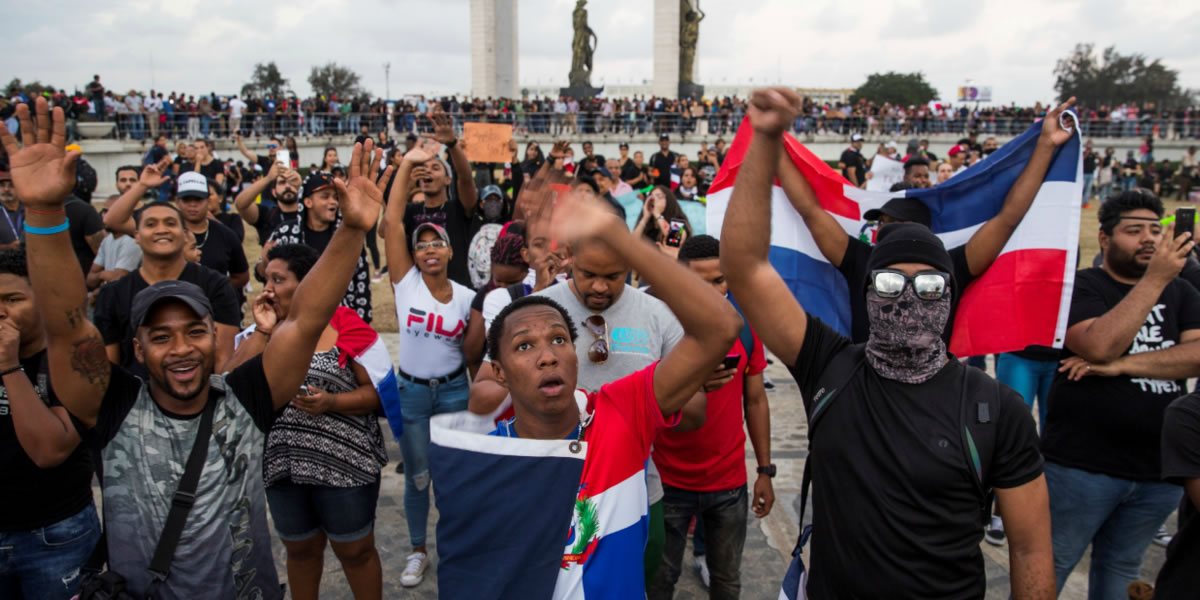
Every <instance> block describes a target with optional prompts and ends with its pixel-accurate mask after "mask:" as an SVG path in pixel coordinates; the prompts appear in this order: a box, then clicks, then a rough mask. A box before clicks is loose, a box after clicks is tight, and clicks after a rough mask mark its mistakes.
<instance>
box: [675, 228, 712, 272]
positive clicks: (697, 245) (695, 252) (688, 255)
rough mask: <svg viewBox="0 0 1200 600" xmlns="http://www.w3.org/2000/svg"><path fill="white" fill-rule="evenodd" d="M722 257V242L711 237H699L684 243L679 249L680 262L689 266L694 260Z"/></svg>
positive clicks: (691, 238)
mask: <svg viewBox="0 0 1200 600" xmlns="http://www.w3.org/2000/svg"><path fill="white" fill-rule="evenodd" d="M720 257H721V242H719V241H717V238H715V237H713V236H711V235H698V236H695V237H690V238H688V239H686V240H684V241H683V245H682V246H680V247H679V262H681V263H683V264H685V265H686V264H688V263H689V262H691V261H693V260H705V259H708V258H720Z"/></svg>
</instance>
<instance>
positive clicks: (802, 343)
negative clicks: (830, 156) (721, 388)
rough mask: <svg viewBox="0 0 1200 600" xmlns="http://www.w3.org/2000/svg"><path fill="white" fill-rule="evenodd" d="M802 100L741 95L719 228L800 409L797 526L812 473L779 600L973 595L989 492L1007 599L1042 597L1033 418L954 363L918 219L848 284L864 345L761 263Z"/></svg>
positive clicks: (927, 239) (947, 281) (935, 265)
mask: <svg viewBox="0 0 1200 600" xmlns="http://www.w3.org/2000/svg"><path fill="white" fill-rule="evenodd" d="M799 107H800V98H799V97H798V96H797V95H796V94H795V93H794V92H792V91H789V90H786V89H770V90H760V91H756V92H755V93H754V94H753V95H752V96H751V100H750V108H749V119H750V125H751V126H752V127H753V128H754V136H753V138H752V139H751V141H750V144H749V148H748V150H747V151H746V156H745V160H744V161H743V163H742V165H741V169H740V171H739V173H738V176H737V180H736V183H735V186H734V188H733V193H732V196H731V198H730V200H729V206H728V208H727V210H726V213H725V215H724V217H725V218H724V223H723V229H722V232H721V233H722V239H721V270H722V272H724V273H725V274H726V276H727V279H728V282H729V291H730V293H732V294H733V295H734V296H735V297H737V298H742V299H743V301H742V309H743V310H744V312H745V315H746V318H747V320H748V321H749V323H750V325H751V326H752V327H754V330H755V331H756V332H758V334H759V335H760V336H761V337H762V340H763V343H764V344H765V345H766V346H767V348H768V349H770V350H771V352H773V353H774V354H775V356H777V357H778V358H779V360H781V361H783V362H784V363H785V364H787V365H790V367H789V370H790V371H791V373H792V375H793V377H795V379H796V382H797V383H798V385H799V387H800V392H801V395H802V397H803V398H804V404H805V406H804V408H805V411H806V413H807V417H808V435H809V449H810V450H809V452H810V454H809V460H810V462H809V463H808V465H806V468H805V476H804V480H803V484H802V491H801V498H802V502H801V509H800V512H801V515H800V519H801V521H800V522H801V523H803V518H804V514H803V513H804V509H805V508H806V502H807V492H808V485H809V482H810V481H811V482H812V483H814V484H815V488H814V489H815V494H814V503H815V506H816V510H815V511H814V513H813V525H812V528H811V530H810V531H811V534H812V540H813V547H812V553H811V559H810V565H809V566H810V571H809V573H808V574H807V580H806V581H805V580H804V579H803V578H802V577H800V576H799V575H798V572H799V571H800V570H801V569H802V566H801V565H800V563H799V560H800V558H799V556H800V555H799V549H800V547H801V546H802V545H803V543H804V542H805V541H806V537H802V538H801V543H800V544H798V545H797V552H796V553H795V554H794V557H795V558H794V560H793V565H792V569H791V570H790V571H789V577H788V578H786V579H785V584H786V585H785V589H784V590H783V591H784V596H786V597H788V598H792V599H795V598H803V597H812V598H822V599H824V598H842V597H857V598H881V597H888V598H952V597H953V598H964V597H975V598H982V597H983V594H984V591H985V588H986V578H985V573H984V564H983V555H982V553H981V551H980V549H979V542H980V541H981V539H982V538H983V528H982V522H983V519H984V517H985V515H986V514H987V513H989V512H990V511H989V510H988V507H989V506H990V503H991V494H992V493H993V491H994V493H995V496H996V498H997V500H998V502H999V508H1000V512H1001V514H1002V515H1003V516H1004V518H1005V520H1006V521H1007V523H1008V534H1009V542H1010V543H1009V560H1010V564H1011V575H1010V577H1011V586H1012V587H1011V589H1012V595H1013V597H1014V598H1018V599H1021V598H1049V597H1052V596H1053V594H1054V568H1053V552H1052V547H1051V543H1050V531H1049V530H1050V511H1049V501H1048V498H1047V492H1046V481H1045V478H1044V476H1043V475H1042V457H1041V455H1040V454H1039V452H1038V438H1037V431H1036V430H1035V428H1034V424H1033V418H1032V416H1031V415H1030V413H1029V411H1028V410H1026V409H1025V405H1024V403H1023V402H1022V401H1021V398H1020V396H1019V395H1018V394H1017V393H1016V392H1014V391H1012V390H1011V389H1009V388H1007V387H1005V386H1003V385H1002V384H999V383H997V382H996V381H995V380H993V379H991V378H990V377H988V376H987V375H985V374H984V373H983V372H981V371H979V370H977V369H971V368H968V367H967V366H965V365H963V364H962V363H960V362H959V361H957V360H951V357H950V355H949V354H948V352H947V349H946V343H945V342H944V341H943V340H942V332H943V331H944V329H945V326H946V323H947V321H948V320H949V317H950V305H951V299H952V298H953V297H954V296H955V295H957V294H961V293H962V287H961V284H960V283H959V282H958V281H956V279H955V276H954V267H953V262H952V260H951V258H950V255H949V253H947V252H946V250H945V247H944V246H943V244H942V242H941V240H940V239H938V238H937V237H936V236H935V235H933V233H932V232H930V231H929V229H928V228H926V227H924V226H921V225H916V224H912V223H902V224H890V225H885V226H884V227H883V229H882V230H881V231H880V233H879V236H878V240H877V244H876V246H875V248H874V250H873V251H872V252H871V255H870V257H869V259H868V261H867V264H866V271H865V273H866V274H865V275H864V276H863V278H862V279H861V280H859V281H856V282H853V283H852V288H851V289H852V292H853V293H854V294H858V295H861V296H863V297H864V299H865V304H866V308H867V318H868V325H869V327H868V341H867V342H866V343H865V344H853V343H852V342H851V341H850V340H849V339H847V338H846V337H845V336H843V335H840V334H838V333H837V332H836V331H834V330H833V329H832V328H830V327H829V326H828V325H826V324H825V323H823V322H822V321H821V320H820V319H818V318H816V317H814V316H812V315H811V314H808V313H807V312H806V310H805V308H804V307H802V306H801V305H800V304H799V303H798V302H797V301H796V299H795V298H794V297H793V296H792V291H791V290H790V289H789V288H788V286H787V285H786V284H785V282H784V280H783V278H782V277H780V275H779V273H778V272H777V271H776V270H775V268H774V267H772V265H771V263H770V262H768V250H769V248H770V245H771V240H770V239H769V238H768V236H765V235H762V232H763V231H771V218H772V217H771V206H772V205H771V202H770V198H771V185H772V181H773V180H774V178H775V174H776V171H777V169H778V164H779V161H780V155H781V150H782V148H783V144H782V143H781V141H782V136H783V132H784V130H785V129H786V128H787V127H788V126H789V124H791V123H792V122H794V120H795V118H796V115H797V114H798V112H799ZM817 429H820V430H821V431H822V434H821V435H820V436H817V435H816V434H815V432H816V430H817ZM968 474H969V475H968ZM964 475H967V476H964ZM805 533H806V534H807V533H808V532H807V531H806V532H805Z"/></svg>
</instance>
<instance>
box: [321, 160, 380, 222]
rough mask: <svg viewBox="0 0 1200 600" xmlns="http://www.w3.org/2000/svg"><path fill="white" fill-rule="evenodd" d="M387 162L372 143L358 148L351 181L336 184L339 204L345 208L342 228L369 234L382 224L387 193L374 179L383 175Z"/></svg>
mask: <svg viewBox="0 0 1200 600" xmlns="http://www.w3.org/2000/svg"><path fill="white" fill-rule="evenodd" d="M381 160H383V151H382V150H376V149H375V142H373V141H371V140H370V139H368V140H367V141H365V142H362V143H356V144H354V152H353V153H352V154H351V155H350V168H349V169H348V171H347V172H348V174H349V176H350V179H349V181H347V182H346V183H342V182H341V181H338V180H336V179H335V180H333V184H334V186H335V187H336V188H337V192H338V202H339V204H341V207H342V225H345V226H348V227H351V228H354V229H358V230H360V231H369V230H370V229H371V227H373V226H374V225H375V222H376V221H378V220H379V210H380V207H382V206H383V192H381V191H379V188H378V187H376V186H375V182H374V181H372V179H371V175H372V174H374V173H378V172H379V162H380V161H381Z"/></svg>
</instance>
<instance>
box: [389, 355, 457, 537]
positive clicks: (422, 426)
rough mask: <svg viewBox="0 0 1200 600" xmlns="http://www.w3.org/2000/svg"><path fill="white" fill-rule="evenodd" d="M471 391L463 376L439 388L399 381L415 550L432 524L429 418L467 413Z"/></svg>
mask: <svg viewBox="0 0 1200 600" xmlns="http://www.w3.org/2000/svg"><path fill="white" fill-rule="evenodd" d="M470 391H471V388H470V386H469V385H468V384H467V375H466V374H465V373H464V374H462V375H459V376H458V377H455V378H454V379H451V380H450V381H448V382H446V383H443V384H440V385H421V384H419V383H413V382H411V381H409V380H407V379H405V378H403V377H401V378H400V410H401V411H403V412H404V435H402V436H400V454H401V455H403V456H404V518H405V520H407V521H408V537H409V538H410V539H411V540H412V545H413V547H417V546H424V545H425V530H426V529H427V527H428V524H429V419H430V418H431V417H433V415H440V414H442V413H452V412H460V411H464V410H467V398H468V396H469V395H470Z"/></svg>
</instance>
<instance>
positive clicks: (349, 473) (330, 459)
mask: <svg viewBox="0 0 1200 600" xmlns="http://www.w3.org/2000/svg"><path fill="white" fill-rule="evenodd" d="M340 354H341V350H340V349H339V348H337V347H334V348H332V349H330V350H328V351H325V352H318V353H316V354H314V355H313V358H312V363H310V364H309V367H308V375H307V376H306V377H305V378H304V384H305V385H307V386H312V387H317V388H320V389H322V390H324V391H326V392H328V393H331V394H342V393H346V392H350V391H353V390H355V389H357V388H358V382H357V381H355V379H354V372H353V371H351V369H350V366H349V365H347V366H346V367H342V366H340V365H339V364H338V357H339V355H340ZM351 364H353V363H352V362H351ZM387 462H388V457H387V450H385V449H384V446H383V431H382V430H381V429H380V427H379V420H378V419H377V418H376V417H375V415H374V414H369V415H343V414H339V413H333V412H327V413H324V414H320V415H313V414H309V413H307V412H304V411H302V410H300V409H299V408H296V407H294V406H292V405H291V404H288V405H287V406H286V407H285V408H284V409H283V413H282V414H280V415H279V418H277V419H276V420H275V425H274V426H273V427H272V428H271V431H270V432H269V433H268V434H267V450H266V454H265V456H264V457H263V480H264V482H265V483H266V485H267V486H268V487H270V486H272V485H275V484H277V483H280V482H282V481H287V480H291V482H292V483H297V484H306V485H322V486H328V487H357V486H361V485H369V484H372V483H375V482H376V481H378V480H379V470H380V469H381V468H383V466H384V465H386V464H387Z"/></svg>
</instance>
